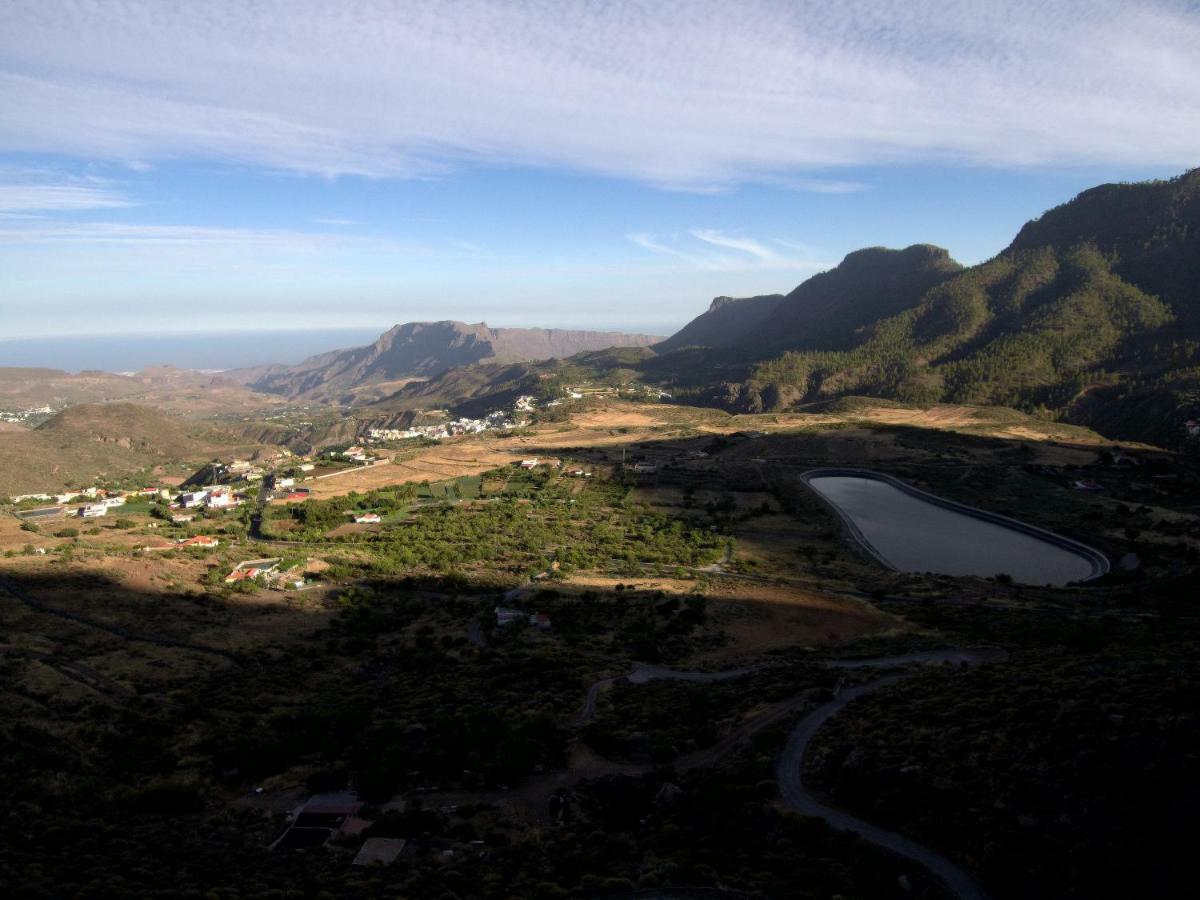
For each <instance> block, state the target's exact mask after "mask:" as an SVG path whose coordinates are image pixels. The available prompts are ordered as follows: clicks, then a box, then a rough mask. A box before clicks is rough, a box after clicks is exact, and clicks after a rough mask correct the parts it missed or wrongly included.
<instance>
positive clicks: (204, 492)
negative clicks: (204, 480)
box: [175, 484, 247, 509]
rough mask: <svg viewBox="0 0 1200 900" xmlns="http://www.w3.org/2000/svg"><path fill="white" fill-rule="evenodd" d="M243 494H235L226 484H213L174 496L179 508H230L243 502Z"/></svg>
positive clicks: (244, 499) (244, 500)
mask: <svg viewBox="0 0 1200 900" xmlns="http://www.w3.org/2000/svg"><path fill="white" fill-rule="evenodd" d="M246 500H247V497H246V495H245V494H235V493H234V492H233V489H232V488H230V487H229V486H228V485H224V484H214V485H210V486H209V487H202V488H194V489H193V490H190V491H185V492H184V493H182V494H180V495H179V497H178V498H176V501H175V502H176V505H178V507H179V508H180V509H198V508H200V507H204V508H206V509H232V508H233V507H236V506H241V505H242V504H243V503H245V502H246Z"/></svg>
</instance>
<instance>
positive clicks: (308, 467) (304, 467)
mask: <svg viewBox="0 0 1200 900" xmlns="http://www.w3.org/2000/svg"><path fill="white" fill-rule="evenodd" d="M296 468H297V469H299V470H300V471H301V472H311V471H312V470H313V469H315V468H316V466H315V465H313V464H312V463H300V465H298V466H297V467H296Z"/></svg>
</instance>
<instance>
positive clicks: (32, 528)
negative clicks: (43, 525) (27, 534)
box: [21, 522, 42, 534]
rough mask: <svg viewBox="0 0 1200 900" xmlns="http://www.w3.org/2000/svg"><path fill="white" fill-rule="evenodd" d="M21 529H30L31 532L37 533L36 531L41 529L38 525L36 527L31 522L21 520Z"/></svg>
mask: <svg viewBox="0 0 1200 900" xmlns="http://www.w3.org/2000/svg"><path fill="white" fill-rule="evenodd" d="M21 530H22V531H31V532H33V533H34V534H37V533H38V532H40V531H41V530H42V529H40V528H38V527H37V526H36V525H34V524H33V523H32V522H22V523H21Z"/></svg>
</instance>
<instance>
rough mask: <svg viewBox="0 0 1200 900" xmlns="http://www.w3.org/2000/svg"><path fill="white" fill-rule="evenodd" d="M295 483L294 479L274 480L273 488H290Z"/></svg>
mask: <svg viewBox="0 0 1200 900" xmlns="http://www.w3.org/2000/svg"><path fill="white" fill-rule="evenodd" d="M295 483H296V479H295V478H276V479H275V487H281V488H285V487H292V486H293V485H294V484H295Z"/></svg>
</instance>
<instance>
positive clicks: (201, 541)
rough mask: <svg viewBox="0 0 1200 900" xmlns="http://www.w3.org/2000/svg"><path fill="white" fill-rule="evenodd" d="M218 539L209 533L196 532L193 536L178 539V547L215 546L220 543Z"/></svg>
mask: <svg viewBox="0 0 1200 900" xmlns="http://www.w3.org/2000/svg"><path fill="white" fill-rule="evenodd" d="M220 543H221V542H220V541H219V540H217V538H215V537H213V536H212V535H210V534H198V535H196V536H195V537H190V538H185V539H184V540H181V541H178V544H179V546H180V547H216V546H219V545H220Z"/></svg>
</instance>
